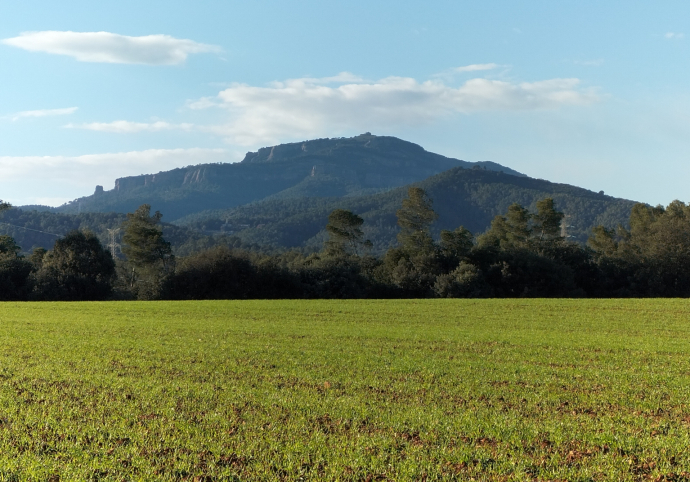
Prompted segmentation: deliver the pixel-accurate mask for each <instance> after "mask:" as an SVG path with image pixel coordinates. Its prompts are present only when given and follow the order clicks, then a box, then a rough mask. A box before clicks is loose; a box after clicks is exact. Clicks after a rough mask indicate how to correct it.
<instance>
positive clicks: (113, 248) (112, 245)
mask: <svg viewBox="0 0 690 482" xmlns="http://www.w3.org/2000/svg"><path fill="white" fill-rule="evenodd" d="M119 232H120V228H113V229H109V230H108V235H109V238H110V239H109V243H108V248H109V249H110V255H111V256H112V257H113V260H115V259H117V250H118V249H120V243H118V242H117V240H116V237H117V234H118V233H119Z"/></svg>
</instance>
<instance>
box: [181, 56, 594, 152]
mask: <svg viewBox="0 0 690 482" xmlns="http://www.w3.org/2000/svg"><path fill="white" fill-rule="evenodd" d="M484 65H491V64H484ZM348 75H351V74H348ZM338 78H342V79H344V80H343V81H340V82H338V80H334V79H338ZM351 79H352V80H351ZM334 83H336V84H337V83H339V84H340V85H328V84H334ZM599 99H600V97H599V96H598V95H597V93H596V92H594V91H593V90H591V89H583V88H582V87H581V86H580V81H579V80H578V79H550V80H544V81H539V82H523V83H511V82H505V81H499V80H489V79H483V78H477V79H471V80H468V81H467V82H465V83H464V84H463V85H461V86H460V87H451V86H448V85H446V84H445V83H443V82H442V81H439V80H434V81H425V82H418V81H417V80H415V79H412V78H406V77H388V78H385V79H382V80H379V81H375V82H367V81H363V80H359V78H357V77H354V76H352V77H351V78H348V77H346V76H344V75H343V74H340V76H338V77H335V78H333V77H331V78H325V79H312V78H306V79H293V80H287V81H285V82H273V83H271V84H269V85H268V86H266V87H255V86H250V85H246V84H233V85H231V86H230V87H228V88H227V89H225V90H223V91H221V92H220V93H219V94H218V96H217V99H215V100H214V101H213V100H211V99H208V98H205V99H201V100H200V101H199V102H198V103H197V104H194V103H192V104H189V105H190V107H192V108H203V107H209V106H211V105H216V104H220V105H222V106H223V107H224V108H226V109H227V111H228V112H229V114H230V121H229V122H228V123H227V124H225V125H222V126H212V127H205V128H200V129H203V130H208V131H211V132H214V133H216V134H218V135H221V136H224V137H225V138H226V139H227V140H228V141H229V142H231V143H234V144H239V145H247V146H255V145H257V144H266V143H273V142H279V141H281V140H284V139H286V138H305V137H312V136H323V135H325V136H332V135H334V133H338V132H343V131H345V132H351V131H353V130H354V131H358V130H359V131H366V130H376V129H381V130H388V129H390V128H391V127H396V126H409V125H420V124H425V123H430V122H433V121H435V120H437V119H440V118H443V117H446V116H449V115H453V114H457V113H465V114H469V113H473V112H481V111H497V110H503V111H520V110H536V109H553V108H558V107H560V106H567V105H586V104H591V103H594V102H597V101H598V100H599Z"/></svg>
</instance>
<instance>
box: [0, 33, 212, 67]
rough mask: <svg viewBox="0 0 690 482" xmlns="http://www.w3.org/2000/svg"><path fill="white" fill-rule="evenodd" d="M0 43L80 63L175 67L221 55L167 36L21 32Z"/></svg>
mask: <svg viewBox="0 0 690 482" xmlns="http://www.w3.org/2000/svg"><path fill="white" fill-rule="evenodd" d="M2 43H4V44H6V45H11V46H14V47H19V48H21V49H24V50H28V51H31V52H47V53H50V54H58V55H68V56H70V57H74V58H75V59H77V60H79V61H82V62H105V63H114V64H148V65H177V64H181V63H183V62H184V61H185V60H186V59H187V56H188V55H189V54H196V53H203V52H220V51H221V49H220V47H217V46H215V45H206V44H201V43H197V42H194V41H192V40H186V39H176V38H174V37H171V36H169V35H146V36H143V37H128V36H126V35H118V34H115V33H110V32H69V31H68V32H59V31H43V32H23V33H22V34H20V35H19V37H13V38H8V39H4V40H2Z"/></svg>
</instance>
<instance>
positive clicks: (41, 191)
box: [0, 148, 241, 205]
mask: <svg viewBox="0 0 690 482" xmlns="http://www.w3.org/2000/svg"><path fill="white" fill-rule="evenodd" d="M233 154H234V153H231V152H228V151H227V150H226V149H202V148H194V149H149V150H145V151H132V152H116V153H105V154H89V155H84V156H17V157H14V156H0V189H1V190H2V191H3V193H4V194H3V199H7V200H9V201H10V202H12V203H13V204H17V205H19V204H34V203H41V200H42V199H45V198H55V199H56V200H57V199H62V196H64V194H65V193H66V192H70V193H73V192H75V191H76V192H82V193H83V194H91V193H92V192H93V189H94V187H95V186H96V184H100V185H102V186H104V187H105V188H106V189H111V188H112V187H113V183H114V181H115V179H116V178H118V177H124V176H131V175H133V174H141V173H154V172H159V171H167V170H169V169H173V168H175V167H180V166H188V165H193V164H201V163H210V162H234V161H237V160H240V159H241V158H239V155H238V156H237V157H236V156H234V155H233ZM27 179H30V181H29V182H30V184H31V188H30V189H27V187H28V186H27V184H28V182H25V181H26V180H27ZM37 186H38V187H37ZM36 195H39V196H41V197H36ZM74 197H75V196H74V195H72V196H71V197H70V199H73V198H74ZM43 202H47V201H45V200H44V201H43Z"/></svg>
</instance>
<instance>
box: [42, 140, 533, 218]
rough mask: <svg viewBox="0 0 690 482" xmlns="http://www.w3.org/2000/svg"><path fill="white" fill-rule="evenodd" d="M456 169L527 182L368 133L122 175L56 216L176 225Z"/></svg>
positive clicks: (361, 191)
mask: <svg viewBox="0 0 690 482" xmlns="http://www.w3.org/2000/svg"><path fill="white" fill-rule="evenodd" d="M453 167H467V168H470V167H478V168H482V169H487V170H492V171H502V172H505V173H508V174H512V175H515V176H523V174H520V173H519V172H516V171H514V170H512V169H509V168H507V167H503V166H501V165H499V164H496V163H493V162H479V163H471V162H465V161H461V160H458V159H452V158H448V157H444V156H441V155H439V154H434V153H431V152H427V151H425V150H424V149H423V148H422V147H420V146H418V145H417V144H413V143H411V142H406V141H403V140H401V139H397V138H395V137H383V136H375V135H371V134H369V133H366V134H362V135H360V136H356V137H352V138H335V139H316V140H312V141H305V142H300V143H293V144H281V145H278V146H273V147H266V148H262V149H259V151H258V152H249V153H247V155H246V156H245V158H244V160H243V161H242V162H239V163H235V164H201V165H197V166H189V167H185V168H179V169H173V170H171V171H165V172H159V173H158V174H146V175H140V176H132V177H124V178H120V179H117V180H116V181H115V187H114V188H113V189H112V190H109V191H105V190H104V189H103V188H102V187H101V186H97V187H96V191H95V192H94V194H93V195H91V196H86V197H82V198H79V199H75V200H74V201H71V202H70V203H67V204H65V205H63V206H60V207H58V208H55V209H53V210H52V211H54V212H59V213H71V214H75V213H80V212H131V211H133V210H135V209H136V208H137V207H138V206H140V205H141V204H144V203H148V204H151V205H152V206H154V209H156V210H159V211H161V212H162V213H164V214H165V216H166V219H167V220H168V221H174V220H175V219H178V218H180V217H183V216H185V215H189V214H193V213H196V212H199V211H202V210H208V209H224V208H231V207H236V206H240V205H243V204H248V203H251V202H256V201H260V200H263V199H267V198H268V199H297V198H303V197H323V196H331V197H333V196H337V197H347V196H359V195H365V194H371V193H376V192H381V191H386V190H390V189H392V188H395V187H399V186H404V185H406V184H410V183H414V182H419V181H422V180H424V179H426V178H427V177H429V176H432V175H434V174H438V173H440V172H443V171H445V170H448V169H450V168H453ZM32 207H33V206H32ZM33 208H35V207H33Z"/></svg>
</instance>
